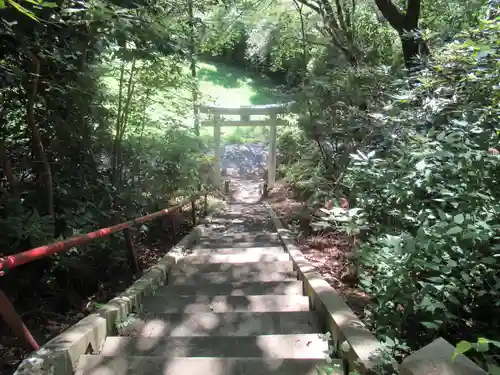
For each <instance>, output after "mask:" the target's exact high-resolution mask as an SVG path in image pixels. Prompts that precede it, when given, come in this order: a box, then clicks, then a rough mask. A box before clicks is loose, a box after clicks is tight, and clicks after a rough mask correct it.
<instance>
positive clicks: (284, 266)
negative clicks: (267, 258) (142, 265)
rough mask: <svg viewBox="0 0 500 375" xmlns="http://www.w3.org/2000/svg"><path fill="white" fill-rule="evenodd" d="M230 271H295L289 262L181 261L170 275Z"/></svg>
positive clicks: (242, 273)
mask: <svg viewBox="0 0 500 375" xmlns="http://www.w3.org/2000/svg"><path fill="white" fill-rule="evenodd" d="M213 272H228V273H230V274H232V275H233V276H235V277H237V276H241V275H246V274H248V273H251V272H293V263H292V262H290V261H288V262H266V263H264V262H260V263H257V262H253V263H252V262H250V263H238V264H231V263H208V264H201V263H198V264H190V263H179V264H175V265H173V266H172V268H171V269H170V271H169V276H170V277H172V278H175V277H177V276H180V275H185V276H192V275H196V274H198V273H213Z"/></svg>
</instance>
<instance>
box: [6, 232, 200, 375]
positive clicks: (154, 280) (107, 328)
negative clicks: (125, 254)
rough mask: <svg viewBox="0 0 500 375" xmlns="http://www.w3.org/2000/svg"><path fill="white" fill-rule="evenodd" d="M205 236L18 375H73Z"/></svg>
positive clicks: (185, 242)
mask: <svg viewBox="0 0 500 375" xmlns="http://www.w3.org/2000/svg"><path fill="white" fill-rule="evenodd" d="M203 232H204V229H203V227H202V226H200V225H198V226H196V227H194V228H193V229H192V230H191V232H189V233H188V234H187V235H186V236H185V237H184V238H183V239H182V240H180V241H179V242H178V243H177V244H176V245H175V246H174V247H173V248H172V249H171V250H170V252H169V253H168V254H167V255H165V256H164V257H163V258H162V259H161V260H160V261H159V262H158V263H157V264H156V265H154V266H153V267H151V268H150V269H149V270H147V271H146V272H145V273H144V275H143V276H142V277H140V278H139V279H137V280H136V281H135V282H134V283H133V284H132V285H131V286H130V287H129V288H127V290H125V291H124V292H123V293H121V294H120V295H118V296H117V297H115V298H113V299H112V300H111V301H109V302H108V303H106V304H105V305H104V306H102V307H101V308H100V309H99V310H97V311H95V312H93V313H92V314H90V315H88V316H86V317H85V318H83V319H82V320H80V321H79V322H77V323H76V324H74V325H73V326H71V327H70V328H68V329H67V330H66V331H64V332H62V333H61V334H59V335H57V336H56V337H54V338H53V339H51V340H50V341H48V342H47V343H45V344H44V345H43V346H42V347H41V348H40V349H39V350H37V351H36V352H34V353H32V354H30V355H29V356H28V357H27V358H26V359H24V360H23V361H22V362H21V364H20V365H19V367H18V368H17V370H16V371H15V373H14V375H42V374H43V375H48V374H52V375H72V374H73V369H74V368H75V367H76V364H77V362H78V359H79V358H80V356H81V355H83V354H89V353H92V352H98V351H99V350H100V348H101V346H102V344H103V343H104V340H105V339H106V337H107V336H108V335H111V334H113V333H115V332H116V325H115V323H116V322H119V321H121V320H123V319H124V318H126V317H127V316H128V315H129V314H130V313H132V312H135V311H137V310H139V309H140V308H141V305H142V301H143V299H144V297H145V296H148V295H151V294H153V293H154V291H155V290H156V288H158V287H159V286H161V285H163V284H165V283H166V281H167V272H168V270H169V268H170V266H171V265H172V264H175V263H176V262H177V260H178V259H179V258H180V257H182V256H183V253H184V252H185V250H186V249H187V248H188V247H189V246H191V245H192V244H193V243H195V242H196V241H198V240H199V238H200V237H201V236H202V234H203Z"/></svg>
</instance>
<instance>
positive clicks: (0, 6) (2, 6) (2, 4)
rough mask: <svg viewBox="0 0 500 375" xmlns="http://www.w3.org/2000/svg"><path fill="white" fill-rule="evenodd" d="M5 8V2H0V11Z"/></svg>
mask: <svg viewBox="0 0 500 375" xmlns="http://www.w3.org/2000/svg"><path fill="white" fill-rule="evenodd" d="M3 8H5V0H0V9H3Z"/></svg>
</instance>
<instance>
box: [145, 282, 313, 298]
mask: <svg viewBox="0 0 500 375" xmlns="http://www.w3.org/2000/svg"><path fill="white" fill-rule="evenodd" d="M224 285H225V286H227V287H229V286H231V287H232V288H233V289H232V290H233V291H234V290H235V289H236V290H243V291H244V294H233V292H227V293H224V294H225V295H256V296H260V295H266V294H269V293H268V292H266V293H265V294H260V293H255V289H259V288H265V287H266V286H270V287H272V288H279V287H285V288H298V289H300V294H287V293H280V294H275V295H283V296H286V295H304V294H303V290H304V289H303V283H302V281H300V280H285V281H268V282H264V283H262V282H241V283H238V282H233V283H223V284H205V285H203V287H200V286H197V285H194V284H191V285H189V284H184V285H183V284H167V285H164V286H163V287H162V288H158V289H157V290H156V291H155V293H154V296H166V295H169V294H172V295H174V296H175V295H192V294H193V293H195V294H197V295H203V296H214V295H219V294H220V293H216V294H213V293H209V294H206V293H208V292H209V291H212V292H213V291H214V290H216V289H220V288H221V287H224ZM253 288H255V289H254V290H253V291H251V289H253ZM179 289H180V290H179ZM182 289H187V290H189V293H186V292H184V291H182ZM245 289H246V290H247V291H245ZM248 290H250V291H251V293H250V294H249V292H248Z"/></svg>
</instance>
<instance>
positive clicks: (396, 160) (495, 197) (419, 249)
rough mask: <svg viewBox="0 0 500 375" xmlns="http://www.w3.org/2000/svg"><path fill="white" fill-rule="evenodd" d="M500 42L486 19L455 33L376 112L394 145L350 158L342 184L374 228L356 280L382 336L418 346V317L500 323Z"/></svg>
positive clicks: (437, 325) (445, 327)
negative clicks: (407, 87)
mask: <svg viewBox="0 0 500 375" xmlns="http://www.w3.org/2000/svg"><path fill="white" fill-rule="evenodd" d="M499 38H500V27H499V24H498V22H491V21H485V22H482V23H481V25H480V26H479V27H478V28H477V29H475V30H471V32H470V34H469V33H467V34H465V33H464V34H462V35H459V36H458V37H457V41H456V42H455V43H451V44H450V45H448V46H446V47H445V48H443V50H442V51H440V52H439V53H437V54H436V61H435V63H434V65H433V66H431V67H430V68H428V69H427V70H426V71H424V72H422V75H421V78H420V81H421V82H420V84H419V85H417V86H416V87H414V88H413V89H412V90H411V91H410V92H407V93H404V94H401V95H399V96H398V101H397V102H396V103H394V104H393V105H390V106H388V107H387V110H386V111H385V112H383V113H381V114H380V115H379V119H381V120H380V121H383V122H385V124H386V125H388V127H389V128H391V129H392V134H391V138H392V145H391V147H390V148H388V149H385V150H383V151H381V150H380V149H376V150H374V151H373V152H371V153H370V154H369V156H366V155H363V156H360V155H352V164H351V166H350V168H349V174H348V180H349V185H350V186H351V187H352V189H353V192H355V195H356V205H357V206H359V207H361V208H363V209H364V211H365V213H366V217H367V220H368V222H369V223H370V225H371V229H372V231H371V234H372V236H371V238H370V239H369V241H368V242H366V243H365V244H364V245H363V246H362V247H361V249H360V253H359V262H360V263H361V265H362V266H363V267H362V269H363V272H362V275H361V278H362V279H361V285H362V287H363V288H364V289H365V290H366V291H368V292H369V293H370V294H371V295H372V296H374V297H375V298H374V300H375V304H374V305H373V306H372V307H371V311H370V312H371V315H370V321H371V323H372V324H373V326H374V327H375V328H376V330H377V332H378V333H379V334H381V335H389V336H393V337H394V336H396V337H401V336H404V337H407V338H408V337H409V336H412V337H411V338H412V343H413V344H418V343H419V342H420V341H421V340H423V339H425V335H424V337H423V338H422V336H421V335H420V334H415V335H412V331H414V330H415V329H416V326H415V323H417V322H418V323H420V324H421V325H423V326H424V327H425V329H427V330H428V333H429V334H431V335H433V334H435V331H436V330H438V331H439V332H440V334H444V335H451V336H453V335H454V334H455V332H457V331H460V332H461V334H462V332H463V331H464V330H467V331H468V333H469V334H473V333H474V331H475V330H481V329H483V328H484V327H481V325H480V324H481V322H485V323H486V322H488V323H489V324H491V323H493V324H496V325H498V324H499V323H500V322H498V320H495V321H494V322H491V312H492V311H498V309H499V308H500V302H498V301H499V299H498V297H499V295H500V278H499V277H498V271H499V266H500V257H499V250H500V241H499V240H500V236H499V229H500V220H499V217H500V216H499V214H500V191H499V190H498V176H499V174H498V173H499V171H500V156H499V155H498V154H497V153H496V152H495V151H492V150H494V149H495V148H496V147H498V145H499V141H498V134H499V133H498V119H499V115H500V107H499V105H498V104H499V98H500V96H499V94H498V92H499V91H498V87H497V85H498V77H499V76H500V75H499V73H500V65H499V64H498V58H499V57H500V54H499V42H498V40H500V39H499ZM495 87H496V88H495ZM401 119H404V122H403V123H402V122H401ZM379 155H380V156H379ZM494 319H496V318H494ZM421 328H422V327H421ZM417 329H418V331H417V332H419V331H420V329H419V328H417ZM419 336H420V337H419Z"/></svg>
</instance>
